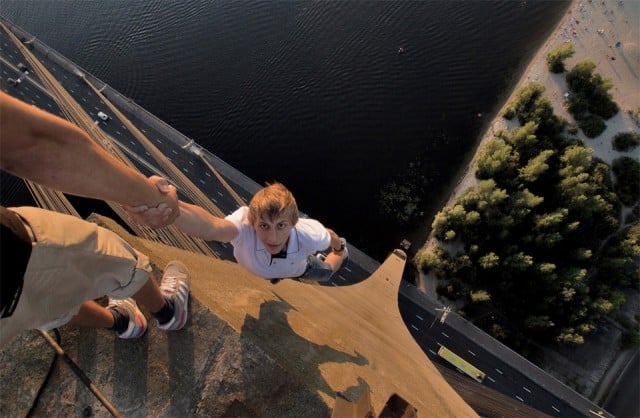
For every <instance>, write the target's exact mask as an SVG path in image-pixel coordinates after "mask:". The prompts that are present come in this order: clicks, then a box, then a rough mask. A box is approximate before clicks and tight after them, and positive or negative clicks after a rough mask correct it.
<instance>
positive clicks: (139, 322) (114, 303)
mask: <svg viewBox="0 0 640 418" xmlns="http://www.w3.org/2000/svg"><path fill="white" fill-rule="evenodd" d="M107 309H108V310H110V311H117V312H118V313H119V314H120V315H124V316H127V317H128V318H129V325H128V326H127V329H126V330H125V331H124V332H122V333H116V334H118V337H119V338H125V339H128V338H139V337H142V336H143V335H144V333H145V332H146V331H147V319H146V318H145V317H144V315H143V314H142V312H140V309H138V305H137V304H136V301H135V300H133V299H131V298H127V299H111V298H109V304H108V305H107Z"/></svg>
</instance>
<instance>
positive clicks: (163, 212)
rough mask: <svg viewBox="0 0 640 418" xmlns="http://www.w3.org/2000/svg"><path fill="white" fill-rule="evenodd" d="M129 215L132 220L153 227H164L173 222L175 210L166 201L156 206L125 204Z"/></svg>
mask: <svg viewBox="0 0 640 418" xmlns="http://www.w3.org/2000/svg"><path fill="white" fill-rule="evenodd" d="M123 208H124V210H125V212H126V213H127V216H128V217H129V219H131V220H132V221H134V222H136V223H139V224H141V225H146V226H149V227H151V228H162V227H164V226H167V225H170V224H171V223H172V222H173V219H174V218H175V217H173V216H172V215H173V213H174V211H173V210H172V209H171V208H170V207H169V206H168V205H167V204H165V203H161V204H159V205H158V206H157V207H155V208H149V207H146V206H144V205H142V206H136V207H131V206H123Z"/></svg>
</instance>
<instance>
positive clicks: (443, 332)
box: [440, 331, 451, 338]
mask: <svg viewBox="0 0 640 418" xmlns="http://www.w3.org/2000/svg"><path fill="white" fill-rule="evenodd" d="M440 334H442V335H444V336H445V337H447V338H451V337H449V336H448V335H447V334H445V333H444V332H442V331H440Z"/></svg>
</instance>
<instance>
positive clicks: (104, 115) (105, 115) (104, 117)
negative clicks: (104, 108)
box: [98, 112, 109, 121]
mask: <svg viewBox="0 0 640 418" xmlns="http://www.w3.org/2000/svg"><path fill="white" fill-rule="evenodd" d="M98 117H99V118H100V119H102V120H103V121H107V120H109V116H107V114H106V113H103V112H98Z"/></svg>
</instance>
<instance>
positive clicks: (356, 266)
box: [0, 28, 611, 417]
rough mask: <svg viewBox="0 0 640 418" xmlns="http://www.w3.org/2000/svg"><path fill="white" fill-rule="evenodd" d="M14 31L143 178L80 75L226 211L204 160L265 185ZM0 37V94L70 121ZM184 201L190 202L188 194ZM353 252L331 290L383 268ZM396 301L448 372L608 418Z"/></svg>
mask: <svg viewBox="0 0 640 418" xmlns="http://www.w3.org/2000/svg"><path fill="white" fill-rule="evenodd" d="M13 30H14V33H16V32H17V34H18V37H19V38H21V39H22V40H33V42H32V43H31V47H30V50H31V52H32V53H33V54H34V55H35V56H36V57H37V58H38V59H39V60H40V61H41V62H42V63H43V64H45V66H46V68H47V69H48V70H49V71H50V72H51V73H52V74H54V75H55V77H56V78H57V80H58V81H59V82H60V83H61V84H62V85H63V87H64V88H65V89H66V90H67V91H68V92H69V93H71V95H72V96H73V97H74V98H75V99H76V100H77V102H78V103H79V104H80V105H81V106H82V107H83V108H84V110H85V111H86V112H87V114H89V115H90V116H91V117H92V118H93V119H94V120H95V129H102V130H104V131H105V132H107V133H108V134H109V135H110V136H111V137H112V138H113V140H114V142H115V143H116V144H117V145H118V147H120V148H121V149H122V150H123V151H124V152H125V153H126V154H127V156H128V157H129V158H130V159H131V160H132V161H133V162H134V163H135V165H136V167H137V168H138V169H139V170H140V171H141V172H142V173H144V174H145V175H151V174H159V175H163V176H166V174H165V173H163V172H162V171H161V170H160V169H159V168H158V164H157V163H156V162H155V161H154V159H153V158H152V157H151V155H150V154H149V152H148V151H147V150H146V149H145V148H144V147H143V146H142V145H141V144H140V142H139V141H138V140H137V139H136V137H135V136H134V135H133V134H132V133H131V132H130V131H129V130H128V129H127V128H126V127H125V125H124V124H123V123H122V121H120V120H119V119H117V118H115V117H114V116H113V115H111V114H110V113H109V112H108V107H107V105H106V104H105V103H104V101H103V100H102V99H101V98H100V97H99V96H97V95H96V94H95V93H94V91H93V90H92V89H91V88H90V87H89V86H88V85H87V83H86V82H85V79H84V78H83V77H80V74H82V75H84V76H85V78H86V79H89V80H90V82H92V83H94V86H95V87H97V88H98V89H101V88H102V87H104V89H103V94H104V95H105V96H106V97H108V98H109V100H111V101H112V102H116V103H117V104H118V108H119V110H120V111H121V112H122V113H124V114H125V115H126V117H127V118H128V119H129V120H130V121H131V122H133V123H134V125H135V126H137V127H138V129H140V130H141V131H142V132H143V133H144V134H145V135H146V136H147V137H148V138H149V139H151V140H152V142H153V143H154V145H155V146H156V147H157V148H158V149H159V150H160V151H161V152H162V153H163V154H164V155H165V156H166V157H167V158H168V159H169V160H170V161H171V162H172V163H173V164H174V165H175V166H176V167H179V168H180V170H181V171H182V172H183V173H184V174H185V175H186V176H187V177H188V178H189V179H191V181H193V182H194V183H195V184H196V185H197V186H198V187H199V188H200V189H201V190H202V191H203V192H204V193H205V194H206V196H208V197H209V198H210V199H211V201H212V202H213V203H214V204H215V205H216V206H218V207H219V208H220V209H221V210H223V211H224V212H225V213H230V212H232V211H233V210H235V209H236V208H237V207H238V203H237V202H236V201H235V200H234V199H233V198H231V196H230V195H229V192H228V191H227V189H226V188H225V187H224V186H223V185H222V184H221V183H220V182H219V181H217V179H216V178H215V176H214V175H213V174H212V173H211V170H210V169H209V168H208V166H207V164H206V163H205V162H204V161H203V160H202V158H206V159H207V161H208V162H209V163H210V164H211V165H213V166H215V167H216V169H217V170H219V171H220V172H221V173H222V174H223V176H224V178H225V180H226V181H227V182H228V183H229V184H230V185H231V187H232V188H233V189H234V190H235V192H236V193H238V194H239V195H240V196H241V198H242V199H243V200H244V201H248V200H249V199H250V197H251V196H252V195H253V193H254V192H255V191H256V190H257V189H258V188H259V187H260V186H259V185H258V184H256V183H255V182H253V181H252V180H250V179H248V178H247V177H246V176H244V175H243V174H242V173H240V172H238V171H237V170H235V169H233V168H231V167H229V166H228V165H226V164H225V163H224V162H223V161H221V160H219V159H217V157H215V156H213V155H211V154H210V153H209V152H208V151H206V150H202V149H201V148H200V147H199V146H198V145H197V144H194V142H193V141H192V140H190V139H188V138H186V137H184V136H183V135H181V134H180V133H178V132H177V131H175V130H173V129H172V128H171V127H169V126H168V125H166V124H164V123H163V122H161V121H159V120H158V119H157V118H155V117H154V116H153V115H151V114H148V113H147V112H146V111H145V110H144V109H141V108H140V107H139V106H137V105H135V103H133V102H131V101H130V100H129V99H127V98H125V97H123V96H122V95H120V94H119V93H118V92H117V91H115V90H113V89H111V88H110V87H109V86H107V85H105V83H103V82H101V81H99V80H97V79H95V78H93V76H91V75H90V74H88V73H87V72H85V71H84V70H81V69H79V68H78V67H77V66H75V64H73V63H71V62H69V61H68V60H66V58H64V57H62V56H61V55H59V54H57V53H56V52H55V51H53V50H51V49H50V48H48V47H47V46H46V45H44V44H42V43H40V42H39V41H38V40H35V39H34V38H33V37H32V36H30V35H29V34H26V33H24V32H21V31H20V29H18V28H14V29H13ZM0 32H1V33H0V44H1V54H0V78H1V80H0V88H2V90H3V91H4V92H6V93H7V94H10V95H12V96H14V97H17V98H19V99H21V100H23V101H25V102H27V103H31V104H33V105H35V106H37V107H39V108H41V109H44V110H47V111H49V112H51V113H53V114H57V115H59V116H61V117H65V115H64V114H63V113H62V112H61V110H60V108H59V107H58V105H57V104H56V102H55V100H54V99H53V98H52V97H51V96H50V95H49V93H48V92H47V91H45V89H44V88H43V87H42V84H41V82H40V79H39V77H38V74H35V73H33V72H30V74H29V75H28V76H27V77H26V78H25V79H24V80H23V82H22V83H20V84H19V85H17V86H14V85H12V84H10V83H9V82H8V79H9V78H12V79H16V78H18V76H19V74H20V71H19V69H18V63H24V64H26V62H27V61H26V60H25V59H24V57H23V56H22V53H21V52H20V51H19V49H18V48H17V47H16V46H15V45H14V43H13V42H12V40H11V39H10V38H9V36H8V34H7V33H6V32H5V31H4V30H0ZM98 112H104V113H106V114H107V115H109V116H110V118H109V119H108V120H106V121H104V120H101V119H100V118H99V117H98ZM201 156H202V158H201ZM181 198H183V199H186V200H188V198H187V197H186V196H183V195H181ZM208 244H209V246H210V247H211V248H212V249H213V251H214V253H215V255H216V256H217V257H219V258H221V259H225V260H233V255H232V249H231V246H230V245H228V244H224V243H216V242H211V243H208ZM349 249H350V260H351V262H350V264H349V266H348V267H347V268H345V269H343V270H341V271H340V272H339V274H337V275H336V277H335V278H334V279H333V280H332V281H331V283H330V284H327V286H344V285H350V284H354V283H358V282H360V281H362V280H364V279H366V278H367V277H369V276H370V275H371V274H372V273H373V272H374V271H375V270H376V269H377V268H378V266H379V263H377V262H376V261H375V260H372V259H371V258H369V257H368V256H366V255H365V254H363V253H362V252H360V251H359V250H358V249H357V248H355V247H352V246H351V245H350V246H349ZM398 297H399V299H398V303H399V306H400V310H401V313H402V316H403V319H404V321H405V323H406V325H407V327H408V329H409V331H410V333H411V334H412V335H413V337H414V338H415V339H416V341H417V342H418V344H419V346H420V347H421V348H422V349H423V351H424V352H425V354H426V355H427V356H428V357H429V359H430V360H431V361H432V362H434V363H436V364H439V365H440V366H441V367H450V366H449V365H448V364H446V362H444V361H443V360H442V359H440V358H439V356H438V355H437V354H436V353H437V350H438V347H439V346H440V345H445V346H447V347H448V348H450V349H452V350H453V351H454V352H456V353H457V354H458V355H460V356H461V357H463V358H465V360H467V361H469V362H470V363H472V364H474V365H475V366H476V367H478V368H480V369H481V370H483V371H484V372H485V373H486V374H487V377H486V379H485V380H484V382H483V385H485V386H486V387H488V388H491V389H493V390H496V391H498V392H501V393H502V394H505V395H507V396H509V397H511V398H512V399H515V400H517V401H518V402H522V403H523V404H526V405H529V406H531V407H533V408H536V409H538V410H539V411H541V412H543V413H545V414H547V415H549V416H557V417H567V416H572V417H573V416H588V417H593V416H611V415H610V414H608V413H607V412H606V411H603V410H602V409H601V408H599V407H598V406H597V405H595V404H593V403H592V402H590V401H589V400H587V399H586V398H584V397H583V396H581V395H580V394H578V393H576V392H575V391H573V390H572V389H570V388H568V387H566V386H565V385H563V384H562V383H560V382H559V381H557V380H556V379H555V378H553V377H552V376H550V375H548V374H547V373H545V372H544V371H542V370H540V369H539V368H537V367H536V366H535V365H533V364H531V363H530V362H529V361H527V360H526V359H524V358H522V357H520V356H519V355H518V354H517V353H515V352H513V351H511V350H509V349H508V348H506V347H505V346H504V345H502V344H500V343H499V342H498V341H496V340H494V339H493V338H491V337H489V336H488V335H487V334H485V333H484V332H482V331H481V330H479V329H478V328H476V327H475V326H473V325H472V324H470V323H468V322H467V321H465V320H464V319H462V318H460V317H459V316H457V315H455V314H453V313H452V314H449V316H448V317H447V320H446V321H445V322H444V323H440V321H439V320H438V319H439V317H438V316H439V315H440V312H441V311H437V310H436V309H442V308H443V306H442V305H440V304H439V303H437V302H435V301H433V300H432V299H430V298H429V297H427V296H426V295H424V294H423V293H422V292H420V291H419V290H417V289H416V288H415V286H413V285H411V284H409V283H406V282H403V285H402V286H401V290H400V293H399V296H398ZM472 384H475V382H474V381H472V380H471V379H469V385H472ZM467 401H468V402H469V400H467Z"/></svg>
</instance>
